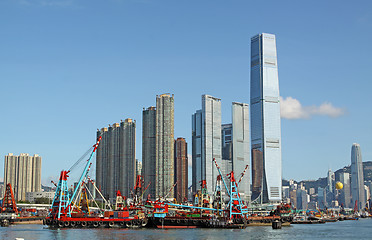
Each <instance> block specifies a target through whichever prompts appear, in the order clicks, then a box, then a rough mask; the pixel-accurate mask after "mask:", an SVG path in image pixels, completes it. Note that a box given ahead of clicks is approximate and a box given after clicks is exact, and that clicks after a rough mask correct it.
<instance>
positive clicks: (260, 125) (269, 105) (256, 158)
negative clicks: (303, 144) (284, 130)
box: [250, 33, 282, 203]
mask: <svg viewBox="0 0 372 240" xmlns="http://www.w3.org/2000/svg"><path fill="white" fill-rule="evenodd" d="M250 98H251V141H252V142H251V146H252V179H253V182H252V201H256V202H262V203H266V202H279V201H281V199H282V196H281V195H282V194H281V187H282V156H281V155H282V153H281V125H280V103H279V80H278V65H277V55H276V40H275V35H272V34H267V33H262V34H258V35H256V36H254V37H252V39H251V96H250Z"/></svg>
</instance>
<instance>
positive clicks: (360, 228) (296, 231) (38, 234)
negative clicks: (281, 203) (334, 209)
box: [0, 219, 372, 240]
mask: <svg viewBox="0 0 372 240" xmlns="http://www.w3.org/2000/svg"><path fill="white" fill-rule="evenodd" d="M371 226H372V219H360V220H358V221H342V222H335V223H326V224H314V225H292V226H290V227H283V228H282V229H277V230H274V229H272V228H271V227H247V228H246V229H173V230H169V229H168V230H162V229H107V228H102V229H49V228H48V227H46V226H43V225H12V226H10V227H1V228H0V239H4V240H5V239H15V238H24V239H25V240H26V239H27V240H37V239H40V240H47V239H48V240H49V239H56V240H62V239H77V240H79V239H89V240H93V239H133V240H137V239H228V238H229V239H243V238H245V239H247V238H248V239H370V238H371V230H370V228H371Z"/></svg>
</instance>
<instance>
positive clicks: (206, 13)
mask: <svg viewBox="0 0 372 240" xmlns="http://www.w3.org/2000/svg"><path fill="white" fill-rule="evenodd" d="M371 9H372V3H371V2H370V1H358V2H351V1H350V2H349V1H287V0H284V1H245V0H234V1H222V0H203V1H200V0H189V1H182V0H179V1H174V0H157V1H150V0H105V1H102V0H100V1H99V0H89V1H88V0H1V1H0V83H1V94H0V111H1V118H0V124H1V127H2V134H1V137H0V156H3V157H1V158H0V177H1V178H2V177H3V167H2V166H3V163H4V156H5V155H6V154H8V153H14V154H17V155H18V154H20V153H29V154H31V155H33V154H39V155H41V156H42V183H43V184H50V180H51V179H53V180H55V181H56V180H57V177H58V175H59V172H60V171H61V170H62V169H68V168H69V167H71V166H72V165H73V163H74V162H75V161H77V160H78V159H79V158H80V157H81V155H83V154H84V153H85V152H86V150H87V149H89V148H90V147H91V146H92V145H93V144H94V142H95V138H96V130H97V129H100V128H102V127H107V126H108V125H109V124H113V123H115V122H120V120H124V119H126V118H132V119H135V120H136V123H137V141H136V143H137V152H136V157H137V158H138V159H140V160H141V156H142V154H141V151H142V150H141V149H142V148H141V144H142V142H141V137H142V134H141V131H142V128H141V126H142V109H143V108H147V107H149V106H154V105H155V104H156V102H155V101H156V95H160V94H162V93H172V94H174V97H175V137H185V138H186V140H187V142H188V143H189V149H188V150H189V153H191V115H192V114H193V113H194V112H195V111H196V110H198V109H200V108H201V95H202V94H209V95H212V96H214V97H218V98H220V99H221V102H222V122H223V123H230V122H231V103H232V102H234V101H235V102H245V103H249V99H250V98H249V97H250V90H249V89H250V87H249V85H250V39H251V37H253V36H254V35H256V34H259V33H263V32H265V33H272V34H275V35H276V41H277V54H278V69H279V87H280V95H281V117H282V121H281V124H282V163H283V178H285V179H295V180H298V181H299V180H304V179H317V178H319V177H324V176H326V174H327V171H328V169H332V170H334V171H335V170H337V169H339V168H342V167H343V166H346V165H349V164H350V155H351V146H352V144H353V143H354V142H356V143H359V144H360V145H361V149H362V157H363V161H370V160H372V149H371V146H372V138H371V137H370V136H371V135H372V127H371V126H372V123H371V118H372V109H371V99H370V98H369V96H370V95H369V94H370V92H371V90H370V89H371V88H372V81H371V80H372V79H371V78H372V75H371V74H370V69H371V68H372V58H371V54H372V44H371V40H372V14H371ZM94 169H95V168H94V166H93V168H92V171H93V172H94Z"/></svg>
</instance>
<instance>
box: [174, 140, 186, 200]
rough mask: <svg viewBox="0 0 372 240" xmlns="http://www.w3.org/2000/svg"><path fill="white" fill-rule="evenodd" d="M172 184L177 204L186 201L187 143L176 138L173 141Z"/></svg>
mask: <svg viewBox="0 0 372 240" xmlns="http://www.w3.org/2000/svg"><path fill="white" fill-rule="evenodd" d="M174 170H175V171H174V173H175V174H174V176H175V178H174V182H177V185H176V186H175V198H176V199H177V201H178V202H182V201H184V200H185V199H186V200H187V194H188V193H187V190H188V158H187V143H186V140H185V139H184V138H177V140H175V141H174Z"/></svg>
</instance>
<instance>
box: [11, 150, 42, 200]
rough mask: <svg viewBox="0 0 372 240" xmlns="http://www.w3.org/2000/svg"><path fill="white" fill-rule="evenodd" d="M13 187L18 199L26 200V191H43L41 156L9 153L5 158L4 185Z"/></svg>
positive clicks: (15, 196)
mask: <svg viewBox="0 0 372 240" xmlns="http://www.w3.org/2000/svg"><path fill="white" fill-rule="evenodd" d="M8 183H10V184H11V185H12V187H13V192H14V198H15V200H16V201H25V200H26V192H40V191H41V157H40V156H39V155H37V154H35V155H34V156H30V155H29V154H27V153H21V154H20V155H19V156H15V155H13V153H9V154H8V155H7V156H5V160H4V185H5V186H6V185H7V184H8Z"/></svg>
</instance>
